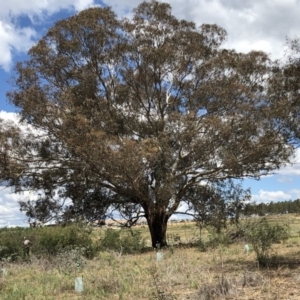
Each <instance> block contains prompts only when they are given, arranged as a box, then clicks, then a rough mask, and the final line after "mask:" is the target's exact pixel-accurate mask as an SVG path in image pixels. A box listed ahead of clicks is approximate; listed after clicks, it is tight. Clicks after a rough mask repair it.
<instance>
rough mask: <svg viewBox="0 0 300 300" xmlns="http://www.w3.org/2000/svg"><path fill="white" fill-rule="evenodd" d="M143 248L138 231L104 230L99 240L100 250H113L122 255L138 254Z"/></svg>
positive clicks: (142, 240) (143, 242)
mask: <svg viewBox="0 0 300 300" xmlns="http://www.w3.org/2000/svg"><path fill="white" fill-rule="evenodd" d="M144 247H145V239H143V238H142V234H141V232H140V231H138V230H126V231H120V230H106V232H105V236H104V237H103V238H102V239H101V240H100V249H101V250H114V251H118V252H121V253H124V254H133V253H140V252H141V251H142V249H143V248H144Z"/></svg>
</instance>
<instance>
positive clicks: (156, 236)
mask: <svg viewBox="0 0 300 300" xmlns="http://www.w3.org/2000/svg"><path fill="white" fill-rule="evenodd" d="M146 219H147V222H148V227H149V230H150V234H151V241H152V247H153V248H157V247H158V245H159V247H165V246H167V224H168V219H169V217H168V216H167V214H166V212H165V211H154V212H148V214H147V215H146Z"/></svg>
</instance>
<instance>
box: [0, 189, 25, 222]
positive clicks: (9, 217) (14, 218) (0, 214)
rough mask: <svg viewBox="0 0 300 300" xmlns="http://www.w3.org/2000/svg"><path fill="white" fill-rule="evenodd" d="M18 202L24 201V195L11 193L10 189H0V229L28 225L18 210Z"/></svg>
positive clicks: (23, 215)
mask: <svg viewBox="0 0 300 300" xmlns="http://www.w3.org/2000/svg"><path fill="white" fill-rule="evenodd" d="M20 200H24V195H20V194H15V193H13V191H12V189H11V188H3V187H1V188H0V227H6V226H26V225H28V223H27V217H26V216H25V214H23V213H21V212H20V209H19V204H18V201H20Z"/></svg>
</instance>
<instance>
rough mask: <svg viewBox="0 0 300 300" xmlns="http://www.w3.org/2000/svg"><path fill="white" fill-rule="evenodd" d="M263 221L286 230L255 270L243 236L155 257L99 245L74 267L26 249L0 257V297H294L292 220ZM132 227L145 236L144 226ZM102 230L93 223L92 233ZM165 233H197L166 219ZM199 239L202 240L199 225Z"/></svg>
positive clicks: (297, 259)
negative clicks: (268, 263) (79, 283)
mask: <svg viewBox="0 0 300 300" xmlns="http://www.w3.org/2000/svg"><path fill="white" fill-rule="evenodd" d="M270 221H272V222H278V223H281V224H285V223H287V222H289V224H290V232H291V235H292V237H291V238H289V239H288V241H286V242H285V243H283V244H275V245H274V252H275V253H276V255H277V257H278V258H277V260H276V262H277V264H276V265H275V266H273V267H272V268H268V269H261V268H259V267H258V265H257V262H256V257H255V253H253V252H250V254H249V255H246V254H245V251H244V245H245V243H244V242H243V241H240V242H237V243H234V244H231V245H228V246H224V245H223V246H218V247H216V248H210V249H209V250H208V251H206V252H200V251H199V250H198V249H197V248H189V247H187V248H184V247H176V246H174V247H169V248H168V249H164V250H162V254H163V259H162V261H160V262H158V261H157V259H156V252H155V251H154V250H153V251H150V252H146V253H142V254H134V255H122V254H121V253H120V252H118V251H102V252H99V253H98V254H97V255H96V256H95V257H94V258H93V259H92V260H87V259H84V263H83V267H82V268H81V269H78V268H76V266H75V264H74V265H73V266H69V267H67V266H68V264H65V267H64V268H62V267H61V265H62V264H64V263H63V261H62V260H61V259H59V258H52V259H45V258H38V257H35V256H34V255H32V256H31V262H28V263H24V262H23V263H8V262H6V263H3V265H2V268H5V270H6V271H7V275H6V276H4V275H3V274H1V275H2V276H1V277H0V299H3V300H6V299H7V300H8V299H11V300H19V299H26V300H29V299H37V300H43V299H64V300H67V299H72V300H73V299H75V300H76V299H87V300H93V299H100V300H101V299H126V300H127V299H129V300H141V299H159V300H163V299H164V300H165V299H177V300H180V299H190V300H193V299H195V300H196V299H197V300H199V299H200V300H201V299H300V291H299V289H298V286H299V284H300V275H299V274H300V251H299V248H298V245H300V237H299V234H298V233H297V232H298V231H299V230H300V226H299V225H300V222H299V221H300V218H299V217H298V216H295V215H282V216H280V217H271V218H270ZM242 222H244V221H242ZM138 230H141V232H142V235H143V236H144V237H145V238H146V239H149V233H148V232H147V228H139V229H138ZM123 233H126V232H125V231H124V232H123V231H122V234H123ZM103 234H104V230H103V229H96V230H95V231H94V232H93V233H92V235H93V239H94V240H95V241H97V240H98V239H100V237H101V236H103ZM168 235H177V236H179V237H180V239H181V242H184V241H189V240H192V239H195V238H197V236H199V229H198V228H197V227H195V225H194V224H193V223H187V224H176V225H170V226H169V228H168ZM203 238H204V239H205V240H208V238H209V233H208V232H207V231H204V232H203ZM64 259H67V258H64ZM68 263H69V262H68ZM73 263H74V262H73ZM71 264H72V262H71ZM78 276H83V281H84V292H83V293H78V292H76V291H75V278H76V277H78Z"/></svg>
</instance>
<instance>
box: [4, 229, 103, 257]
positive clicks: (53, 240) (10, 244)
mask: <svg viewBox="0 0 300 300" xmlns="http://www.w3.org/2000/svg"><path fill="white" fill-rule="evenodd" d="M24 237H26V238H27V239H29V240H30V241H31V242H32V247H31V249H30V253H31V254H33V255H36V256H37V257H45V256H48V257H49V256H55V255H57V254H58V253H61V252H62V251H64V250H65V249H69V248H73V247H79V248H80V249H85V250H84V253H83V255H84V256H85V257H87V258H92V257H93V256H94V254H95V252H96V250H97V249H96V248H95V246H94V245H93V242H92V239H91V237H90V232H89V231H87V230H86V229H85V228H84V227H80V226H76V225H71V226H66V227H44V228H16V229H15V228H12V229H7V228H4V229H1V230H0V260H2V261H3V260H9V261H15V260H17V259H22V258H25V255H24V248H23V240H24Z"/></svg>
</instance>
